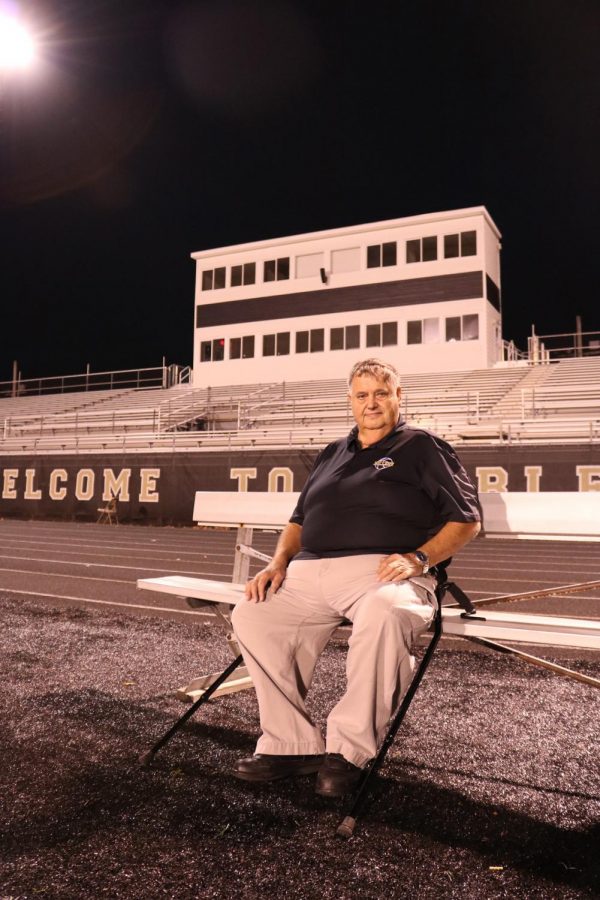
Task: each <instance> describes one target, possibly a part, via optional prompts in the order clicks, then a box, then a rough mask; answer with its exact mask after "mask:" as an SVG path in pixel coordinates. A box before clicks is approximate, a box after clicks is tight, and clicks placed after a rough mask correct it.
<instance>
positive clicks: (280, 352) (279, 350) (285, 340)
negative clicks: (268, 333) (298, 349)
mask: <svg viewBox="0 0 600 900" xmlns="http://www.w3.org/2000/svg"><path fill="white" fill-rule="evenodd" d="M289 352H290V333H289V331H280V332H279V333H278V335H277V341H276V346H275V355H276V356H288V355H289Z"/></svg>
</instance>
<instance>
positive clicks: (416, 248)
mask: <svg viewBox="0 0 600 900" xmlns="http://www.w3.org/2000/svg"><path fill="white" fill-rule="evenodd" d="M435 259H437V237H436V236H435V235H433V236H432V237H424V238H416V239H415V240H412V241H407V242H406V262H407V263H416V262H431V261H432V260H435Z"/></svg>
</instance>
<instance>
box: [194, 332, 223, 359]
mask: <svg viewBox="0 0 600 900" xmlns="http://www.w3.org/2000/svg"><path fill="white" fill-rule="evenodd" d="M222 359H225V339H224V338H215V339H214V341H202V342H201V344H200V362H221V360H222Z"/></svg>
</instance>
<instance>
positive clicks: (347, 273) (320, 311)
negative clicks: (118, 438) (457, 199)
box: [192, 206, 502, 387]
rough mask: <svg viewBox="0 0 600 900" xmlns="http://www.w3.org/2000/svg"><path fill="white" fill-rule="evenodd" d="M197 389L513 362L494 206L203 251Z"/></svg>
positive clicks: (198, 279) (198, 294)
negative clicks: (355, 367)
mask: <svg viewBox="0 0 600 900" xmlns="http://www.w3.org/2000/svg"><path fill="white" fill-rule="evenodd" d="M192 258H193V259H194V260H195V261H196V304H195V325H196V327H195V336H194V365H193V370H194V375H193V379H194V385H195V386H196V387H205V386H220V385H226V384H253V383H264V382H274V381H302V380H314V379H321V378H340V377H343V376H344V375H345V374H346V373H347V371H348V370H349V369H350V367H351V366H352V364H353V363H354V362H356V360H357V359H360V358H363V357H366V356H381V357H383V358H385V359H388V360H390V361H392V362H394V363H395V364H396V365H397V367H398V368H399V369H400V371H401V372H435V371H440V372H441V371H445V372H447V371H453V370H455V371H456V370H458V371H460V370H465V369H479V368H488V367H490V366H493V365H494V363H496V362H498V361H499V360H501V358H502V348H501V343H502V341H501V338H502V329H501V306H500V233H499V231H498V229H497V228H496V225H495V224H494V222H493V220H492V218H491V216H490V215H489V213H488V211H487V210H486V209H485V207H483V206H476V207H472V208H469V209H459V210H451V211H449V212H441V213H431V214H427V215H421V216H410V217H408V218H403V219H392V220H390V221H386V222H375V223H373V224H370V225H353V226H350V227H347V228H336V229H332V230H330V231H318V232H313V233H311V234H301V235H295V236H293V237H286V238H278V239H276V240H268V241H256V242H253V243H250V244H238V245H236V246H232V247H222V248H219V249H217V250H206V251H201V252H199V253H193V254H192Z"/></svg>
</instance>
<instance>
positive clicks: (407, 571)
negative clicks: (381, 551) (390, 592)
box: [377, 553, 423, 582]
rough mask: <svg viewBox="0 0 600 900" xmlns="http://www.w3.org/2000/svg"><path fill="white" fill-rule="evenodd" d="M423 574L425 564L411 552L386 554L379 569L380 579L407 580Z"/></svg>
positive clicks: (378, 575)
mask: <svg viewBox="0 0 600 900" xmlns="http://www.w3.org/2000/svg"><path fill="white" fill-rule="evenodd" d="M422 574H423V566H422V565H421V563H420V562H419V561H418V559H415V557H414V556H413V555H412V554H410V553H391V554H390V555H389V556H384V557H383V559H382V560H381V562H380V563H379V568H378V570H377V580H378V581H392V582H397V581H406V579H407V578H414V576H415V575H422Z"/></svg>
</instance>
